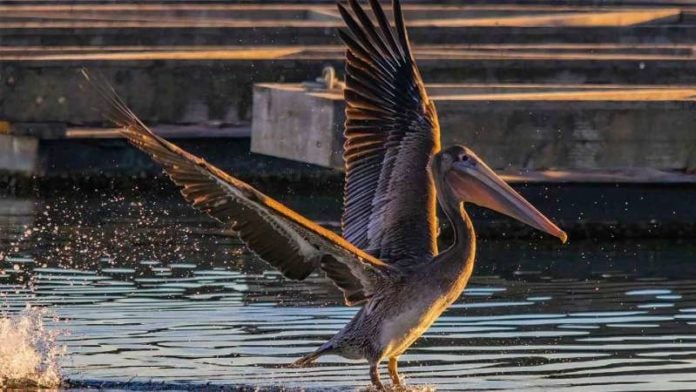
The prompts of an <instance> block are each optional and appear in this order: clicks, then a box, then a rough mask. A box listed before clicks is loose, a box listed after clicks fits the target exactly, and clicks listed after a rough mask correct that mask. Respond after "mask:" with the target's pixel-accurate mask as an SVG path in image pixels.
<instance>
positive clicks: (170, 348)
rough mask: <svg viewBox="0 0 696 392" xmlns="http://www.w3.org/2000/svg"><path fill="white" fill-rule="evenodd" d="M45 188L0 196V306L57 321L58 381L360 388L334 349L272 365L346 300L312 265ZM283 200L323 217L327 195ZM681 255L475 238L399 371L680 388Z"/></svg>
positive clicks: (630, 246) (476, 384) (694, 277)
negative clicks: (288, 273) (469, 275)
mask: <svg viewBox="0 0 696 392" xmlns="http://www.w3.org/2000/svg"><path fill="white" fill-rule="evenodd" d="M50 200H51V201H50V202H48V201H46V200H40V199H37V200H22V199H11V198H5V199H2V200H0V246H1V248H0V252H2V256H3V257H2V261H1V262H0V294H2V297H3V299H1V300H0V301H3V302H4V306H5V307H6V309H7V311H8V312H9V313H10V314H13V313H17V312H19V311H20V310H21V309H22V308H24V307H25V305H26V304H27V303H31V304H34V305H45V306H48V307H50V308H51V309H53V310H54V312H55V313H56V314H57V315H58V316H59V318H60V321H59V322H55V321H50V320H49V325H50V326H54V327H59V328H61V329H63V330H65V331H66V332H68V333H67V334H64V335H63V336H61V338H60V343H62V344H65V345H66V348H67V352H66V355H65V356H63V357H62V359H61V361H60V362H61V369H62V374H63V378H64V379H65V380H67V382H68V384H72V385H79V383H84V384H87V385H91V386H95V385H100V384H102V383H106V384H104V385H108V386H110V387H113V388H116V389H148V388H150V387H151V386H152V388H155V387H156V388H162V387H167V388H170V387H171V388H182V389H195V388H197V387H198V386H200V385H202V384H208V383H210V384H213V385H221V386H237V385H248V386H257V387H262V388H263V387H271V386H283V387H291V388H295V387H298V388H299V387H301V388H307V389H332V390H334V389H335V390H354V389H358V388H364V387H366V386H367V385H368V376H367V367H366V365H365V364H363V363H360V362H354V361H347V360H344V359H342V358H338V357H324V358H322V359H321V360H320V361H319V362H318V364H317V366H314V367H311V368H307V369H295V368H289V367H287V365H288V364H289V363H291V362H292V361H294V360H295V359H296V358H298V357H299V356H301V355H303V354H306V353H308V352H310V351H312V350H313V349H314V348H316V347H317V346H318V345H320V344H321V343H322V342H323V341H325V340H326V339H328V338H329V337H330V336H331V335H332V334H333V333H335V332H336V331H337V330H339V329H340V328H341V327H342V326H343V325H344V324H345V323H346V322H347V321H348V320H349V319H350V318H351V317H352V315H353V314H354V313H355V311H356V309H355V308H347V307H345V306H343V305H342V302H341V297H340V294H339V292H338V291H337V290H336V289H334V288H333V286H331V284H330V283H329V282H328V281H326V280H325V279H324V278H323V277H322V276H320V275H318V274H316V275H312V276H311V277H310V278H309V279H308V280H306V281H304V282H290V281H286V280H285V279H283V278H282V277H281V276H280V275H279V274H278V273H277V272H275V271H273V270H270V269H269V268H267V267H266V265H265V264H264V263H263V262H261V261H259V260H257V259H256V258H255V257H253V256H252V255H250V254H249V253H248V252H247V251H246V250H244V249H243V247H242V246H241V244H240V243H239V242H238V241H237V240H236V239H234V238H231V237H229V236H227V235H225V233H224V230H223V228H222V227H220V226H218V225H216V224H214V223H212V222H210V221H209V220H207V219H206V218H205V217H203V216H201V215H199V214H197V213H195V212H193V211H191V210H189V209H188V208H187V207H186V206H183V205H181V204H179V203H178V202H177V201H176V200H178V199H175V198H171V199H170V198H166V199H164V198H162V197H158V196H148V195H141V196H133V195H130V196H126V197H122V196H116V197H114V196H112V195H107V194H89V195H83V196H80V197H77V196H71V197H69V198H50ZM287 201H288V202H289V203H290V204H291V205H292V206H293V207H295V208H298V209H299V210H301V211H302V212H303V213H305V214H307V215H308V216H309V217H311V218H313V219H316V220H319V221H324V222H329V223H330V222H332V221H335V220H336V219H337V217H338V208H339V204H338V201H337V200H335V199H333V198H330V197H326V198H307V197H295V198H290V199H289V200H287ZM695 259H696V246H695V245H694V244H693V242H692V241H683V242H678V241H665V240H663V241H630V242H626V241H606V242H592V241H585V242H581V243H573V242H571V243H570V244H569V245H566V246H560V245H557V244H556V243H555V242H554V241H553V240H550V239H548V238H540V239H539V240H536V239H535V240H533V241H531V242H530V241H513V242H506V241H502V240H495V241H492V240H489V241H486V240H485V239H483V240H482V241H481V242H480V249H479V261H478V265H477V269H476V272H475V277H474V278H473V279H472V281H471V282H470V284H469V286H468V288H467V290H466V292H465V293H464V295H463V296H462V298H461V299H460V300H459V301H458V302H457V303H456V304H455V305H454V306H453V307H452V308H451V309H450V310H448V311H447V312H446V313H445V314H444V315H443V316H442V317H441V318H440V319H439V320H438V321H437V322H436V324H435V325H434V326H433V327H432V328H431V329H430V330H429V331H428V332H427V333H426V334H425V336H424V337H423V338H422V339H420V340H419V341H418V342H417V343H416V344H415V345H414V346H413V347H412V348H411V349H410V350H409V351H408V352H407V353H406V354H405V355H404V356H402V358H401V371H402V375H403V376H405V377H406V382H407V383H408V384H410V385H415V386H433V387H435V388H437V390H450V389H452V390H469V391H504V390H510V391H513V390H514V391H521V390H525V391H536V390H549V391H559V390H562V391H575V390H578V391H580V390H582V391H589V390H594V391H648V390H649V391H656V390H670V391H673V390H682V391H687V390H694V389H696V375H695V374H696V333H695V332H696V327H694V325H693V323H696V273H693V271H694V266H693V264H695V263H694V262H695V261H696V260H695ZM383 376H384V377H385V378H386V370H385V373H384V374H383Z"/></svg>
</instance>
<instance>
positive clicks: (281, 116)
mask: <svg viewBox="0 0 696 392" xmlns="http://www.w3.org/2000/svg"><path fill="white" fill-rule="evenodd" d="M274 86H277V85H264V84H259V85H256V86H255V87H254V120H253V121H252V130H251V133H252V135H253V137H252V139H251V151H252V152H255V153H261V154H267V155H273V156H276V157H279V158H287V159H294V160H299V161H302V162H306V163H313V164H315V165H320V166H324V167H333V168H342V167H343V158H342V156H341V151H342V137H341V136H340V135H341V133H342V132H343V122H344V120H343V119H344V114H343V108H342V107H340V106H339V105H335V104H334V102H333V101H332V100H330V99H326V98H325V97H323V96H322V95H321V94H311V93H309V94H304V93H299V94H298V92H304V89H302V88H301V87H298V86H292V87H291V86H287V87H288V88H283V87H280V88H274ZM327 126H328V128H327ZM298 131H299V132H298ZM298 157H302V159H298Z"/></svg>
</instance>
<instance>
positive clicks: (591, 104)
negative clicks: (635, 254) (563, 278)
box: [0, 0, 696, 236]
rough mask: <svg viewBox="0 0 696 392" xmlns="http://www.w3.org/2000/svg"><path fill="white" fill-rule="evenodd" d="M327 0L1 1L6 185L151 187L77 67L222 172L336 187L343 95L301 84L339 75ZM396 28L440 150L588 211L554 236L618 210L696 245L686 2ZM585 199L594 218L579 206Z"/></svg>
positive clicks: (695, 17) (525, 10) (478, 4)
mask: <svg viewBox="0 0 696 392" xmlns="http://www.w3.org/2000/svg"><path fill="white" fill-rule="evenodd" d="M333 3H334V2H333V1H332V0H331V1H328V0H327V1H323V0H315V1H305V2H283V3H282V4H279V3H274V2H263V3H261V2H256V3H254V2H251V1H249V2H245V1H235V2H223V1H206V2H205V3H203V2H194V1H183V0H181V1H180V0H158V1H156V2H149V1H148V2H144V1H137V0H133V1H128V2H118V3H115V2H110V1H94V0H79V1H77V0H74V1H67V0H56V1H39V0H12V1H5V2H2V4H0V177H1V178H0V183H3V184H6V185H7V186H10V185H11V188H12V189H22V188H23V187H22V186H18V185H16V184H21V183H22V181H24V184H25V185H26V184H28V183H35V182H44V183H45V184H51V186H56V184H57V183H60V182H61V181H63V182H64V181H65V180H66V179H68V182H74V181H77V182H81V181H82V182H87V183H89V182H90V181H91V182H95V183H96V182H99V181H101V180H98V179H103V178H108V179H110V180H109V181H112V180H113V179H124V178H133V177H137V178H151V177H152V176H153V175H155V174H156V173H158V172H159V171H158V169H157V168H156V166H154V165H153V164H152V163H151V162H150V161H149V160H148V158H146V157H144V156H142V155H140V154H139V153H137V152H136V151H135V150H133V149H131V148H129V147H128V146H127V145H126V144H125V143H124V142H123V141H122V140H121V139H120V138H118V135H117V132H116V131H115V130H114V129H113V128H112V127H111V125H110V124H108V123H107V122H106V121H105V120H104V116H103V114H102V113H101V112H100V111H99V110H98V105H97V104H96V103H97V102H98V98H97V97H96V96H95V94H94V92H93V91H91V90H90V89H89V88H88V87H87V86H86V84H85V83H84V81H83V78H82V76H81V74H80V70H81V69H82V68H84V67H86V68H89V69H90V70H91V71H92V72H93V73H96V74H99V75H101V76H102V77H103V78H105V79H106V80H108V81H110V82H111V83H112V84H113V85H114V86H115V88H116V90H117V91H118V92H119V94H120V95H121V96H122V97H123V99H124V100H125V101H126V102H127V103H128V104H129V106H131V107H132V108H133V109H134V111H135V112H136V113H138V115H139V116H141V118H142V119H143V120H144V121H145V122H147V123H148V124H151V125H152V126H153V127H154V129H155V130H156V131H157V132H159V133H160V134H162V135H164V136H166V137H168V138H172V139H176V141H177V143H179V144H181V145H182V146H183V147H184V148H187V149H189V150H191V151H192V152H194V153H197V154H200V155H202V156H205V157H206V158H208V159H210V160H211V161H212V162H214V163H216V164H218V165H220V166H221V167H223V168H224V169H228V170H231V171H233V172H234V173H235V174H238V175H241V176H243V177H245V178H247V179H250V180H252V181H253V180H254V179H256V180H258V179H260V178H274V179H280V180H281V181H282V180H283V179H284V180H286V181H299V182H303V181H305V182H307V183H308V184H309V183H312V184H314V183H316V181H323V183H324V184H332V185H329V186H328V188H330V189H332V190H333V191H335V192H338V191H340V181H341V173H340V169H341V167H342V161H341V147H342V135H341V129H342V123H343V101H342V97H341V93H340V91H319V90H316V89H315V90H312V91H308V90H307V89H306V88H305V87H304V86H303V84H302V82H306V81H313V80H314V79H315V78H316V77H317V76H319V75H320V73H321V71H322V69H323V68H324V67H326V66H333V67H334V68H335V69H337V70H338V72H339V74H340V73H341V71H342V68H343V56H344V48H343V46H342V45H341V44H340V42H339V40H338V38H337V35H336V33H335V30H336V28H337V27H339V26H340V25H341V23H340V19H339V16H338V14H337V12H336V10H335V6H334V4H333ZM405 13H406V18H407V19H408V22H409V23H408V24H409V27H410V28H409V33H410V36H411V38H412V40H413V42H414V53H415V57H416V58H417V61H418V64H419V66H420V68H421V70H422V73H423V77H424V79H425V81H426V83H427V84H428V89H429V91H430V94H431V96H432V97H433V98H434V100H435V101H436V103H437V106H438V111H439V113H440V120H441V124H442V128H443V133H442V135H443V144H450V143H465V144H467V145H469V146H471V147H473V148H474V149H476V150H477V151H478V152H479V153H480V155H482V156H484V157H485V158H486V159H487V161H489V162H490V163H491V164H492V165H493V166H494V167H495V168H496V169H498V170H500V171H502V172H504V173H505V174H506V176H507V179H508V180H510V181H511V182H513V183H514V184H516V185H515V186H517V187H519V189H523V190H526V192H527V194H526V195H528V196H529V197H530V198H532V199H533V201H534V202H535V203H540V205H541V206H542V207H544V205H545V203H546V206H547V207H549V208H551V209H558V208H557V207H558V206H557V205H556V204H553V202H552V201H549V200H550V199H549V198H550V197H551V196H549V195H551V194H553V198H556V199H564V200H571V199H573V200H575V201H574V202H573V203H576V207H577V208H578V209H579V210H581V211H585V213H586V214H587V215H586V216H585V217H578V216H575V215H573V214H574V212H571V211H570V210H568V211H567V212H562V211H561V210H562V209H558V210H559V214H560V215H559V216H558V217H559V218H560V219H561V220H562V221H563V223H564V224H565V225H567V226H568V227H571V226H572V227H588V226H587V225H591V224H592V222H595V223H597V222H601V221H602V219H601V215H602V211H603V210H606V209H613V208H614V207H612V205H613V204H612V203H613V202H617V203H618V202H620V201H621V200H620V199H621V198H622V197H626V198H627V200H628V199H631V200H633V201H634V204H633V205H634V206H642V207H640V208H645V209H646V210H645V211H644V212H645V213H641V214H637V213H633V215H631V214H628V213H627V214H619V212H616V213H617V214H618V215H621V216H622V217H621V218H620V221H619V222H614V223H607V222H604V223H602V224H599V223H598V225H599V226H597V227H603V228H606V227H608V225H609V226H611V225H612V224H617V225H620V226H621V227H623V228H624V229H622V230H623V232H625V233H627V232H629V231H631V230H634V231H632V232H633V233H634V234H635V233H638V234H635V235H641V234H640V233H647V231H646V230H658V228H656V226H655V225H652V226H651V224H650V222H653V221H654V222H657V223H656V224H657V225H658V226H659V230H661V233H662V234H663V235H666V236H669V235H672V234H674V235H679V236H696V228H694V226H695V225H693V224H692V223H693V222H694V221H696V220H694V218H693V216H692V215H690V212H688V211H687V210H688V209H689V207H688V206H689V205H693V203H694V202H696V200H693V197H694V196H693V194H694V193H693V190H695V189H696V175H694V174H693V173H694V172H696V130H695V128H694V126H695V125H696V110H694V109H695V105H696V103H695V101H696V49H695V48H696V3H694V2H693V1H691V0H665V1H654V0H630V1H619V0H615V1H606V2H601V4H598V5H597V4H590V3H587V2H584V1H575V0H568V1H562V2H561V1H554V0H526V1H512V0H510V1H507V0H494V1H473V2H467V3H466V5H462V3H461V2H459V1H437V2H408V3H407V4H405ZM255 85H256V87H254V86H255ZM22 178H24V179H25V180H22ZM27 179H28V180H27ZM303 179H304V180H303ZM307 179H311V180H310V181H308V180H307ZM18 181H19V182H18ZM119 181H120V180H119ZM112 182H113V181H112ZM12 184H14V185H12ZM617 187H618V188H617ZM616 189H618V190H616ZM579 190H581V191H582V192H581V194H576V192H578V191H579ZM594 190H597V192H599V193H601V194H603V195H606V197H607V199H606V200H607V201H606V202H605V205H604V207H596V208H595V207H593V206H590V205H583V202H584V201H585V196H583V195H589V194H591V193H593V192H595V191H594ZM641 197H643V199H640V198H641ZM645 197H647V199H645ZM665 202H666V203H667V204H666V205H665V208H664V209H662V208H655V209H654V211H652V210H650V208H651V205H655V204H656V203H665ZM549 203H550V204H549ZM606 203H608V204H606ZM670 206H673V207H674V208H672V211H668V210H669V207H670ZM593 208H595V210H596V211H595V210H593ZM578 209H576V211H577V210H578ZM649 210H650V211H649ZM592 211H595V212H592ZM616 211H620V208H618V207H617V209H616ZM675 211H677V212H679V213H678V215H677V216H679V219H677V218H674V216H675V214H674V212H675ZM653 212H654V214H653ZM564 214H565V215H564ZM588 216H589V217H591V218H588ZM628 228H633V229H628ZM578 230H579V229H578ZM617 230H618V229H617ZM614 232H616V230H614ZM675 233H676V234H675Z"/></svg>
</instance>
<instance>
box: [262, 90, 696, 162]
mask: <svg viewBox="0 0 696 392" xmlns="http://www.w3.org/2000/svg"><path fill="white" fill-rule="evenodd" d="M428 91H429V94H430V96H431V97H432V98H433V100H434V101H435V102H436V105H437V108H438V115H439V118H440V125H441V128H442V144H443V145H449V144H454V143H461V144H466V145H468V146H470V147H472V148H473V149H474V150H476V151H477V152H478V153H479V154H480V155H482V156H483V157H485V159H486V161H487V162H489V164H491V165H492V166H493V167H495V168H497V169H525V170H545V169H564V170H611V169H621V168H641V167H642V168H653V169H660V170H680V171H684V170H685V169H686V168H687V166H688V165H689V159H690V156H691V154H692V148H693V146H694V145H696V132H695V131H694V124H696V110H695V109H696V85H691V86H673V87H664V86H661V87H657V86H618V85H614V86H591V85H533V84H528V85H481V84H435V85H430V86H428ZM344 108H345V105H344V101H343V96H342V92H340V91H329V92H324V91H311V90H310V91H307V90H306V89H305V88H304V87H303V86H302V85H296V84H261V85H257V86H256V89H255V96H254V120H253V122H252V124H253V125H252V150H253V151H254V152H257V153H262V154H268V155H272V156H277V157H283V158H287V159H293V160H298V161H303V162H310V163H314V164H318V165H322V166H326V167H333V168H339V169H340V168H342V166H343V162H342V159H341V154H342V144H343V136H342V132H343V122H344V116H343V111H344ZM310 129H311V131H308V130H310Z"/></svg>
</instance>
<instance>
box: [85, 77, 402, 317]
mask: <svg viewBox="0 0 696 392" xmlns="http://www.w3.org/2000/svg"><path fill="white" fill-rule="evenodd" d="M85 77H87V79H88V80H90V81H92V84H93V86H94V87H95V88H97V89H98V90H99V92H100V93H101V94H102V96H103V97H104V98H106V100H107V102H108V104H109V105H110V110H111V120H112V121H114V122H115V123H116V124H117V125H119V126H121V127H123V130H122V131H121V134H122V135H123V136H125V137H126V138H127V139H128V141H129V142H130V143H131V144H133V145H134V146H135V147H137V148H139V149H140V150H142V151H144V152H145V153H147V154H148V155H150V156H151V157H152V159H154V160H155V161H157V162H158V163H159V164H161V165H162V166H163V167H164V171H165V172H166V173H167V175H169V177H170V178H171V179H172V181H174V183H175V184H177V185H178V186H179V187H180V188H181V194H182V195H183V196H184V198H185V199H186V200H187V201H188V202H189V203H191V204H192V205H193V207H195V208H197V209H199V210H201V211H203V212H205V213H207V214H208V215H210V216H211V217H213V218H215V219H217V220H219V221H220V222H223V223H229V224H231V225H232V228H233V229H234V230H235V231H236V232H237V233H238V234H239V237H240V238H241V239H242V240H243V241H244V242H245V243H246V245H247V246H248V247H249V249H250V250H251V251H253V252H254V253H256V254H257V255H258V256H259V257H261V258H262V259H263V260H265V261H266V262H268V263H269V264H271V265H273V266H274V267H275V268H277V269H278V270H279V271H280V272H281V273H282V274H283V275H285V276H286V277H288V278H291V279H297V280H302V279H304V278H306V277H307V276H308V275H309V274H310V273H312V271H313V270H314V269H315V268H316V267H318V266H319V267H321V269H322V270H324V271H325V272H326V274H327V276H328V277H329V278H330V279H331V280H332V281H333V282H334V283H335V284H336V286H338V287H339V288H340V289H341V290H342V291H343V294H344V296H345V299H346V303H347V304H348V305H353V304H357V303H361V302H363V301H365V300H366V299H368V298H370V297H371V296H372V295H373V293H374V292H375V291H376V289H377V288H378V287H379V285H381V284H382V283H384V279H387V278H388V276H389V273H390V270H392V268H391V267H390V266H389V265H386V264H384V263H383V262H381V261H380V260H378V259H376V258H374V257H373V256H370V255H368V254H366V253H365V252H363V251H362V250H360V249H358V248H356V247H355V246H353V245H351V244H350V243H348V242H347V241H345V240H344V239H343V238H341V237H340V236H338V235H336V234H334V233H333V232H331V231H328V230H326V229H324V228H322V227H321V226H319V225H317V224H315V223H313V222H311V221H310V220H308V219H306V218H304V217H303V216H301V215H299V214H297V213H296V212H294V211H292V210H290V209H289V208H287V207H285V206H283V205H282V204H281V203H279V202H277V201H276V200H274V199H272V198H270V197H268V196H266V195H264V194H263V193H261V192H259V191H257V190H256V189H254V188H253V187H252V186H250V185H249V184H246V183H244V182H243V181H240V180H238V179H237V178H234V177H232V176H230V175H228V174H227V173H225V172H223V171H222V170H220V169H218V168H217V167H215V166H213V165H211V164H209V163H208V162H206V161H205V160H203V159H201V158H198V157H196V156H194V155H192V154H189V153H188V152H186V151H184V150H182V149H181V148H179V147H177V146H176V145H174V144H172V143H170V142H168V141H166V140H164V139H162V138H161V137H159V136H157V135H155V134H154V133H153V132H152V131H151V130H150V129H149V128H148V127H147V126H146V125H145V124H144V123H143V122H142V121H140V119H139V118H138V117H136V115H135V114H134V113H133V112H132V111H131V110H130V109H129V108H128V107H127V106H126V105H125V104H124V103H123V102H122V101H121V100H120V98H119V97H118V96H117V95H116V93H115V92H114V90H113V89H112V88H111V87H110V86H108V85H107V84H106V83H105V82H99V81H93V80H92V79H90V77H89V75H88V74H87V73H86V72H85Z"/></svg>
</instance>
